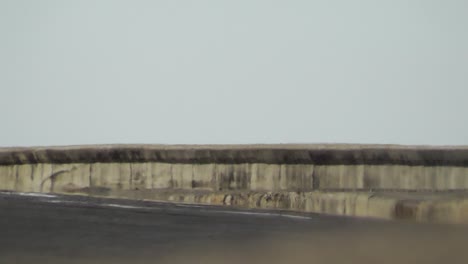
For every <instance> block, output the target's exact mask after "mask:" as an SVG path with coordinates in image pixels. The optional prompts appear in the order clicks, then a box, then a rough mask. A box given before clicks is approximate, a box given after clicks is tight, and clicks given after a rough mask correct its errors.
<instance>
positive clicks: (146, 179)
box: [0, 145, 468, 222]
mask: <svg viewBox="0 0 468 264" xmlns="http://www.w3.org/2000/svg"><path fill="white" fill-rule="evenodd" d="M0 190H14V191H22V192H58V193H69V194H85V195H106V196H112V197H127V198H135V199H152V200H167V201H179V202H190V203H208V204H224V205H235V206H244V207H258V208H278V209H290V210H300V211H309V212H320V213H330V214H341V215H354V216H371V217H381V218H412V219H436V220H437V219H441V218H444V217H447V216H450V219H451V221H456V222H457V221H458V222H460V221H462V222H463V221H465V220H466V221H467V222H468V213H465V211H466V210H468V202H466V201H465V200H463V199H465V198H464V196H463V199H461V200H460V197H458V196H457V197H455V198H456V202H455V203H454V202H453V201H452V200H453V199H451V200H450V199H449V200H450V201H447V200H446V199H445V200H442V201H436V202H434V201H431V202H427V201H426V200H425V199H422V200H420V199H419V198H418V199H413V198H414V197H405V199H404V200H402V199H400V198H399V197H401V195H400V196H398V197H396V196H391V195H390V196H388V195H381V194H382V193H383V192H384V191H385V192H396V191H398V192H401V191H405V192H409V191H419V192H424V191H431V192H433V191H442V192H446V191H455V190H456V191H465V190H468V148H465V147H458V148H453V147H452V148H444V147H434V148H431V147H403V146H366V145H363V146H362V145H259V146H158V145H157V146H133V145H130V146H125V145H124V146H120V145H118V146H77V147H54V148H4V149H0ZM379 191H380V192H382V193H380V194H379V193H376V192H379ZM452 198H454V197H452ZM402 201H403V202H402ZM460 210H461V211H462V212H463V213H460V212H458V211H460ZM441 215H442V216H441Z"/></svg>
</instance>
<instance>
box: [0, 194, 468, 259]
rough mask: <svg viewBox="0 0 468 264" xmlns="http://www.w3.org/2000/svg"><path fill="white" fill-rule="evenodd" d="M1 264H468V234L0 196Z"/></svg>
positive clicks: (457, 229)
mask: <svg viewBox="0 0 468 264" xmlns="http://www.w3.org/2000/svg"><path fill="white" fill-rule="evenodd" d="M0 216H1V217H0V263H52V264H54V263H83V264H91V263H104V264H107V263H109V264H110V263H115V264H119V263H131V264H138V263H142V264H143V263H208V264H210V263H213V264H215V263H236V264H237V263H362V264H366V263H369V264H374V263H382V264H385V263H392V264H393V263H424V264H431V263H451V264H452V263H468V247H467V245H468V243H467V242H468V227H467V226H462V225H435V224H429V223H423V224H421V223H420V224H416V223H411V222H389V221H377V220H371V219H354V218H340V217H331V216H323V215H311V214H309V215H305V214H304V215H293V216H287V217H285V216H280V215H277V214H274V213H272V212H266V213H265V211H240V210H239V211H236V210H229V211H227V210H226V209H224V208H219V207H203V206H201V207H200V206H198V207H196V206H195V207H192V206H188V205H171V204H165V203H160V204H158V203H146V202H136V201H122V200H112V199H97V198H82V197H70V196H57V195H54V196H50V197H28V196H21V195H13V194H0Z"/></svg>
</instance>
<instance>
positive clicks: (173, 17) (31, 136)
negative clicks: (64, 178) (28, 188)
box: [0, 0, 468, 146]
mask: <svg viewBox="0 0 468 264" xmlns="http://www.w3.org/2000/svg"><path fill="white" fill-rule="evenodd" d="M467 29H468V1H466V0H439V1H435V0H420V1H417V0H388V1H387V0H355V1H349V0H341V1H340V0H317V1H313V0H304V1H300V0H287V1H285V0H283V1H275V0H268V1H263V0H236V1H232V0H231V1H223V0H213V1H207V0H197V1H193V0H192V1H189V0H158V1H150V0H127V1H120V0H80V1H77V0H76V1H72V0H67V1H64V0H55V1H52V0H41V1H36V0H0V146H38V145H41V146H44V145H46V146H47V145H76V144H108V143H147V144H152V143H161V144H249V143H376V144H411V145H421V144H424V145H426V144H429V145H467V144H468V117H467V114H468V100H467V99H468V30H467Z"/></svg>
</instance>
